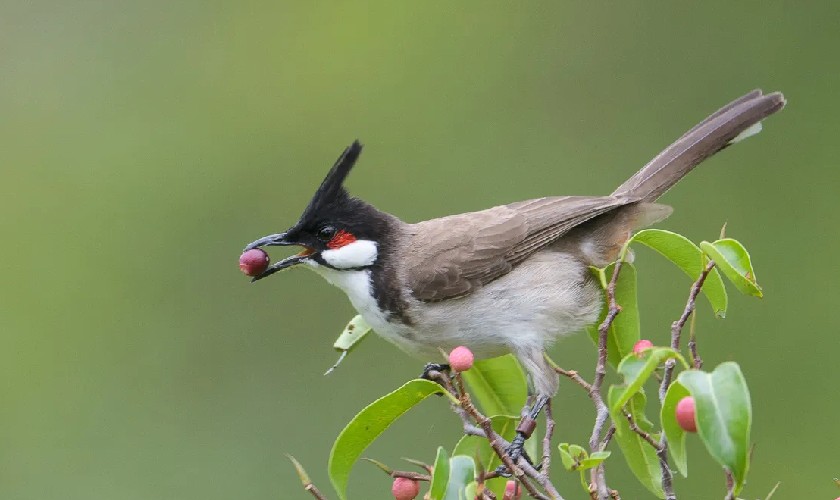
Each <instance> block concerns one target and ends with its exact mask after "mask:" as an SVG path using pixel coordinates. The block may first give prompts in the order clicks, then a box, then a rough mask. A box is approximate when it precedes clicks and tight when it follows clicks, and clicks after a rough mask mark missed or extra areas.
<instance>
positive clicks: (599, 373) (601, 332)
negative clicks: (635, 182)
mask: <svg viewBox="0 0 840 500" xmlns="http://www.w3.org/2000/svg"><path fill="white" fill-rule="evenodd" d="M621 262H622V259H621V257H619V258H618V260H616V262H615V267H614V268H613V274H612V278H611V279H610V283H609V284H608V285H607V304H608V310H607V316H606V317H605V318H604V321H603V322H602V323H601V325H600V326H598V363H597V365H596V366H595V379H594V380H593V382H592V385H591V386H590V388H589V397H590V398H591V399H592V402H593V403H595V425H594V426H593V427H592V434H591V435H590V436H589V449H590V450H591V451H593V452H594V451H597V450H598V449H599V446H600V442H601V433H602V432H603V430H604V423H606V421H607V417H608V416H609V410H608V409H607V405H606V404H604V398H603V397H602V396H601V384H603V383H604V377H605V376H606V375H607V336H608V334H609V331H610V326H611V325H612V323H613V321H615V317H616V316H618V313H620V312H621V306H619V305H618V304H617V303H616V301H615V285H616V283H617V282H618V273H619V272H620V271H621ZM590 477H591V481H592V486H593V488H594V489H595V493H596V495H597V498H598V499H599V500H608V499H609V497H610V491H609V488H607V484H606V478H605V477H604V464H603V463H601V464H598V465H597V466H596V467H593V468H592V472H591V473H590Z"/></svg>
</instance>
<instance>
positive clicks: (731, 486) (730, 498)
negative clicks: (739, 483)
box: [723, 467, 735, 500]
mask: <svg viewBox="0 0 840 500" xmlns="http://www.w3.org/2000/svg"><path fill="white" fill-rule="evenodd" d="M723 472H725V473H726V496H725V497H723V500H735V478H734V477H733V476H732V473H731V472H729V469H727V468H726V467H724V468H723Z"/></svg>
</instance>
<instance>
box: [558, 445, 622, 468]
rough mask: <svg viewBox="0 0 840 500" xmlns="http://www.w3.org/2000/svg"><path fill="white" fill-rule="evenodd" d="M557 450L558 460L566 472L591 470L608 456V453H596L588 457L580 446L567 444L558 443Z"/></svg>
mask: <svg viewBox="0 0 840 500" xmlns="http://www.w3.org/2000/svg"><path fill="white" fill-rule="evenodd" d="M557 449H558V450H560V460H561V461H562V462H563V467H565V468H566V470H567V471H575V470H580V471H584V470H586V469H591V468H592V467H595V466H596V465H598V464H600V463H601V462H603V461H604V460H606V459H607V457H609V456H610V452H609V451H596V452H595V453H593V454H592V455H588V454H587V452H586V450H585V449H584V448H583V447H582V446H578V445H576V444H569V443H560V444H559V445H558V446H557Z"/></svg>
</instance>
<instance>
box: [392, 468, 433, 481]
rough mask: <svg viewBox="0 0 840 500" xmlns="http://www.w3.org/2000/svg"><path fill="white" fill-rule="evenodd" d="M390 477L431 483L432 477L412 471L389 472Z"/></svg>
mask: <svg viewBox="0 0 840 500" xmlns="http://www.w3.org/2000/svg"><path fill="white" fill-rule="evenodd" d="M391 477H404V478H406V479H412V480H414V481H431V480H432V476H430V475H428V474H421V473H420V472H413V471H405V470H395V471H393V472H391Z"/></svg>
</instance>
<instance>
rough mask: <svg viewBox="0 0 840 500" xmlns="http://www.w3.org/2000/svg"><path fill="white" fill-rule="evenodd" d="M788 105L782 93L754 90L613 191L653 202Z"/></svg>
mask: <svg viewBox="0 0 840 500" xmlns="http://www.w3.org/2000/svg"><path fill="white" fill-rule="evenodd" d="M784 106H785V98H784V96H783V95H782V94H781V93H779V92H774V93H772V94H767V95H763V94H762V92H761V91H760V90H754V91H752V92H750V93H749V94H746V95H744V96H743V97H740V98H738V99H736V100H734V101H732V102H731V103H729V104H727V105H726V106H724V107H723V108H721V109H719V110H718V111H716V112H715V113H714V114H712V115H710V116H709V117H708V118H706V119H705V120H703V121H702V122H700V123H699V124H698V125H696V126H695V127H694V128H692V129H691V130H689V131H688V132H686V133H685V134H684V135H683V136H682V137H680V138H679V139H677V141H676V142H674V143H673V144H671V145H670V146H668V148H666V149H665V150H664V151H662V152H661V153H659V155H657V156H656V158H654V159H653V160H651V161H650V162H649V163H648V164H647V165H645V166H644V167H642V169H641V170H639V171H638V172H636V174H635V175H633V176H632V177H630V178H629V179H628V180H627V181H626V182H624V184H622V185H621V186H619V187H618V189H616V190H615V191H614V192H613V196H616V197H623V198H628V199H630V200H633V201H647V202H650V201H654V200H656V199H657V198H659V197H660V196H662V194H664V193H665V192H666V191H667V190H668V189H670V188H671V186H673V185H674V184H676V183H677V182H678V181H679V180H680V179H682V178H683V177H684V176H685V175H686V174H687V173H689V172H690V171H691V170H692V169H693V168H694V167H695V166H697V165H698V164H699V163H700V162H702V161H703V160H705V159H706V158H708V157H710V156H712V155H713V154H715V153H717V152H718V151H720V150H722V149H724V148H725V147H727V146H729V145H730V144H731V143H732V142H733V140H735V139H736V138H738V136H739V135H740V134H741V133H743V132H745V131H747V130H748V129H750V127H753V126H755V125H756V124H758V123H759V122H761V120H763V119H764V118H766V117H768V116H770V115H772V114H773V113H775V112H776V111H779V110H780V109H782V108H783V107H784Z"/></svg>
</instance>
